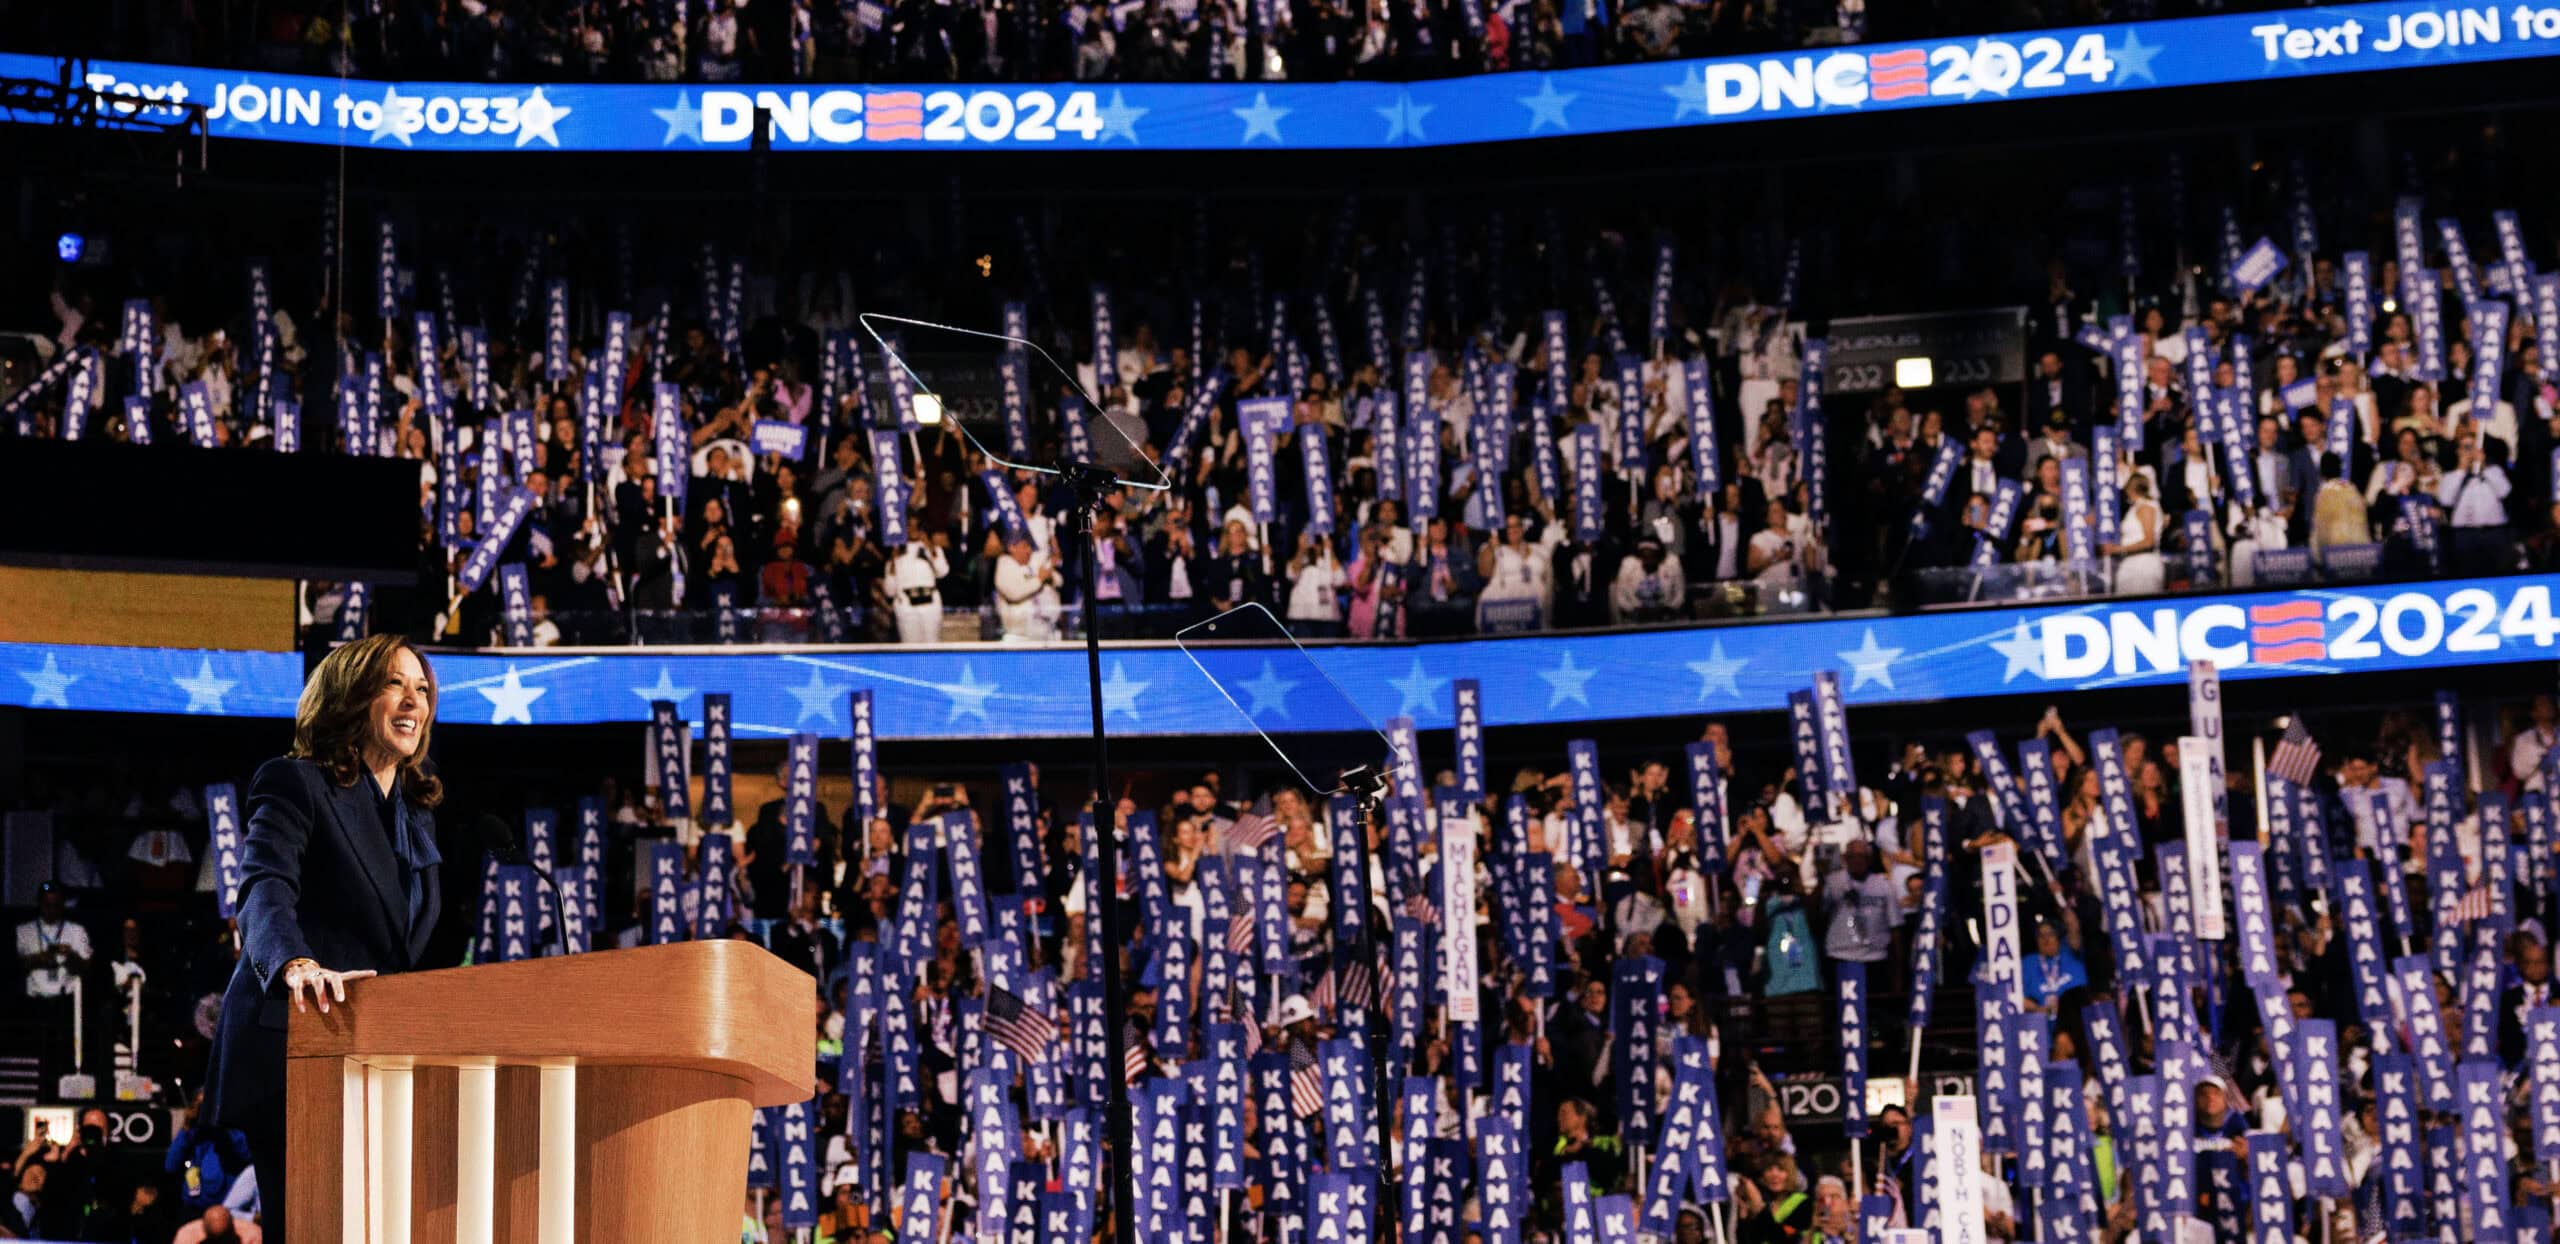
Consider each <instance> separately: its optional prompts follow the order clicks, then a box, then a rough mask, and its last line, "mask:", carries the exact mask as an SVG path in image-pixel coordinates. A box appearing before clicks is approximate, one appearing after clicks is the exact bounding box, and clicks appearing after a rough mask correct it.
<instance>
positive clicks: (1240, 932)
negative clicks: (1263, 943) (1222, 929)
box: [1227, 911, 1253, 955]
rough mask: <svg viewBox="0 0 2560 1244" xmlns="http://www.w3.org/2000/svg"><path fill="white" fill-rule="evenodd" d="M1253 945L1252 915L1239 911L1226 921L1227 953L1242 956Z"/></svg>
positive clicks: (1248, 912)
mask: <svg viewBox="0 0 2560 1244" xmlns="http://www.w3.org/2000/svg"><path fill="white" fill-rule="evenodd" d="M1252 945H1253V913H1252V912H1250V911H1240V912H1237V913H1236V914H1235V915H1233V916H1231V917H1229V918H1228V919H1227V953H1228V954H1231V955H1240V954H1243V953H1244V952H1245V951H1246V950H1247V949H1249V948H1250V947H1251V946H1252Z"/></svg>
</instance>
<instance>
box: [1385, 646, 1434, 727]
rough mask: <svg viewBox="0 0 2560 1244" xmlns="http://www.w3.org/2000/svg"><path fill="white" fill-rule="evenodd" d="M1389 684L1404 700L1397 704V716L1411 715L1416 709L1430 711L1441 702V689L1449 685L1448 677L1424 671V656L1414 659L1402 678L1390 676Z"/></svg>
mask: <svg viewBox="0 0 2560 1244" xmlns="http://www.w3.org/2000/svg"><path fill="white" fill-rule="evenodd" d="M1387 685H1388V686H1390V687H1393V688H1395V689H1396V694H1398V695H1401V696H1403V697H1404V700H1403V701H1402V702H1401V703H1399V704H1397V705H1396V716H1398V717H1411V716H1413V714H1414V712H1415V710H1417V709H1419V710H1423V711H1428V710H1429V709H1430V708H1431V706H1432V705H1434V704H1437V703H1439V702H1440V689H1441V688H1442V687H1446V686H1448V685H1449V680H1448V679H1446V678H1433V677H1432V676H1431V675H1429V674H1426V673H1423V672H1422V658H1420V657H1415V658H1414V659H1413V668H1412V669H1411V670H1410V671H1408V672H1407V673H1406V674H1405V676H1404V677H1402V678H1390V679H1388V680H1387Z"/></svg>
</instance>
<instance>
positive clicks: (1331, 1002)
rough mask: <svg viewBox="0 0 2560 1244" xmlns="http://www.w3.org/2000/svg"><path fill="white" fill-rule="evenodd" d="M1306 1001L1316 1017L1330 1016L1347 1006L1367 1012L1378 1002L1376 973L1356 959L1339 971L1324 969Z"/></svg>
mask: <svg viewBox="0 0 2560 1244" xmlns="http://www.w3.org/2000/svg"><path fill="white" fill-rule="evenodd" d="M1307 1001H1308V1002H1309V1003H1311V1004H1313V1005H1314V1007H1315V1009H1316V1014H1318V1015H1331V1014H1334V1013H1335V1012H1336V1009H1337V1008H1338V1007H1346V1006H1347V1007H1354V1008H1357V1009H1359V1010H1363V1011H1365V1010H1368V1009H1369V1008H1370V1007H1372V1006H1375V1005H1377V1002H1378V969H1376V968H1375V967H1372V966H1370V965H1369V964H1367V963H1364V962H1362V961H1361V960H1359V959H1353V960H1352V961H1351V962H1350V963H1349V964H1346V965H1344V966H1343V968H1342V969H1341V970H1340V971H1336V970H1335V969H1333V968H1326V969H1325V970H1324V975H1323V976H1322V977H1319V978H1318V979H1317V980H1316V988H1315V993H1314V994H1313V995H1312V996H1310V997H1309V998H1308V999H1307Z"/></svg>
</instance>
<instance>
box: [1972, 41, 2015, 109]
mask: <svg viewBox="0 0 2560 1244" xmlns="http://www.w3.org/2000/svg"><path fill="white" fill-rule="evenodd" d="M1990 43H1991V41H1990V40H1988V39H1976V40H1974V41H1973V57H1974V59H1973V63H1974V64H1977V65H1979V64H1983V63H1985V62H1984V61H1983V59H1982V49H1983V48H1985V47H1988V46H1990ZM2010 63H2012V64H2015V63H2016V62H2015V61H2012V62H2010ZM1969 81H1970V82H1971V83H1972V85H1973V88H1974V90H1979V91H1981V92H1982V93H1983V94H1985V95H1997V96H1999V97H2000V98H2002V99H2007V98H2008V97H2009V91H2010V89H2011V88H2012V87H2013V86H2015V85H2016V84H2017V78H2016V77H2014V76H2012V77H2011V78H2010V79H2009V81H2007V82H2004V83H2002V84H2000V85H1999V86H1993V85H1991V84H1990V83H1988V82H1985V81H1983V80H1982V75H1981V74H1978V73H1977V74H1973V75H1970V77H1969ZM1965 98H1966V99H1971V98H1973V91H1972V90H1968V91H1966V92H1965Z"/></svg>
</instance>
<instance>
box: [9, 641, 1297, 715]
mask: <svg viewBox="0 0 2560 1244" xmlns="http://www.w3.org/2000/svg"><path fill="white" fill-rule="evenodd" d="M1264 668H1265V669H1266V670H1267V669H1268V668H1269V667H1268V666H1265V667H1264ZM18 677H20V678H23V679H26V680H27V686H28V687H30V688H32V689H33V692H32V698H30V699H29V700H28V701H27V707H29V708H43V707H45V706H46V705H48V704H49V705H52V706H53V707H55V708H69V707H71V701H69V700H67V699H64V698H63V695H62V693H63V692H65V691H68V690H70V689H71V684H73V683H75V682H78V681H80V679H81V675H78V674H65V673H63V672H62V667H61V666H60V665H58V664H56V663H55V662H54V659H53V654H52V653H50V652H48V653H46V654H44V668H43V669H38V670H19V671H18Z"/></svg>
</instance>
